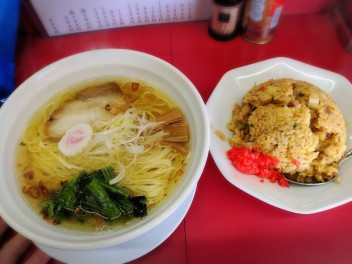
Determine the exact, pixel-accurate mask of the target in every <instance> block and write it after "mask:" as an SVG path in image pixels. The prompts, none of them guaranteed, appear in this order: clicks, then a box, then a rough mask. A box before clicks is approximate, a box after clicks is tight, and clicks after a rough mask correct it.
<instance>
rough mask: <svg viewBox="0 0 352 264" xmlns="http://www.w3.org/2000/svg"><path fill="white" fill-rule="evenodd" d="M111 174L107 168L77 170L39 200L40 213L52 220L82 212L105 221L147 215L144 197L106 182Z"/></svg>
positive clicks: (57, 221)
mask: <svg viewBox="0 0 352 264" xmlns="http://www.w3.org/2000/svg"><path fill="white" fill-rule="evenodd" d="M114 175H115V174H114V170H113V169H112V168H111V167H107V168H104V169H100V170H97V171H94V172H92V173H90V174H89V173H87V172H85V171H83V172H81V173H80V175H79V176H77V177H76V178H74V179H73V180H71V181H69V182H66V183H64V185H63V186H62V188H61V189H60V190H59V191H58V192H56V193H55V194H54V195H52V197H51V198H50V199H49V200H46V201H45V202H44V203H43V210H42V213H43V215H44V216H45V217H46V218H49V219H53V221H54V223H60V221H62V220H65V219H68V218H70V217H75V216H76V217H79V216H80V215H84V214H88V215H98V216H100V217H102V218H103V219H105V220H109V221H115V220H119V219H126V218H131V217H143V216H145V215H147V203H146V197H145V196H135V197H132V196H131V195H130V193H129V192H128V191H127V190H125V189H124V188H122V187H121V186H118V185H117V184H112V185H111V184H109V181H110V180H111V179H112V178H113V177H114Z"/></svg>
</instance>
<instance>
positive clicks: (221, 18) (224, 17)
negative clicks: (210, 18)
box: [218, 12, 231, 23]
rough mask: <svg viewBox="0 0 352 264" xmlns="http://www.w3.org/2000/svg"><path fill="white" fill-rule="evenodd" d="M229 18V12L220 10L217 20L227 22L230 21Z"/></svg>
mask: <svg viewBox="0 0 352 264" xmlns="http://www.w3.org/2000/svg"><path fill="white" fill-rule="evenodd" d="M230 18H231V14H228V13H222V12H220V13H219V16H218V21H219V22H222V23H228V22H229V21H230Z"/></svg>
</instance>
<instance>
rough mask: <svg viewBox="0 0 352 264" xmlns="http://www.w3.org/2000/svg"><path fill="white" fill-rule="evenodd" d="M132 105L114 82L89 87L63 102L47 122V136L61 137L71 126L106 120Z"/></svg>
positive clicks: (92, 123) (52, 137) (92, 124)
mask: <svg viewBox="0 0 352 264" xmlns="http://www.w3.org/2000/svg"><path fill="white" fill-rule="evenodd" d="M129 107H130V105H129V103H128V102H127V100H126V99H125V98H124V96H123V94H122V92H121V90H120V88H119V86H118V85H117V84H116V83H114V82H109V83H106V84H102V85H96V86H91V87H88V88H86V89H84V90H82V91H80V92H78V93H77V94H76V96H75V99H74V100H72V101H69V102H66V103H64V104H62V105H61V106H60V107H59V108H58V109H56V110H55V111H54V112H53V113H52V114H51V116H50V119H49V120H48V121H47V124H46V133H47V136H48V137H49V138H51V139H60V138H61V137H62V136H63V135H64V134H65V132H66V130H67V129H69V128H70V127H72V126H74V125H76V124H79V123H87V124H89V125H91V126H94V123H96V122H99V121H106V120H108V119H110V118H112V117H113V116H114V115H117V114H119V113H123V112H125V111H126V110H127V109H128V108H129Z"/></svg>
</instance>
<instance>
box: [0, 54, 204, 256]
mask: <svg viewBox="0 0 352 264" xmlns="http://www.w3.org/2000/svg"><path fill="white" fill-rule="evenodd" d="M107 76H110V77H111V76H114V77H131V78H137V79H139V80H142V81H144V82H146V83H149V84H152V85H153V86H155V87H157V88H159V89H160V90H162V91H164V92H165V93H166V94H167V95H169V96H170V97H171V98H173V99H174V100H175V102H176V103H177V104H178V105H179V107H180V108H181V109H182V111H183V113H184V114H185V116H186V119H187V120H188V123H189V131H190V139H191V140H190V156H189V162H188V165H187V167H186V169H185V173H184V175H183V177H182V179H181V180H180V182H179V183H178V185H177V187H176V188H175V189H174V190H173V191H172V193H171V194H170V195H169V196H168V197H167V198H166V199H165V201H163V202H162V203H161V204H160V205H159V206H158V207H157V208H155V209H154V210H152V211H151V213H150V214H148V215H147V216H146V217H144V218H143V219H141V220H139V221H137V222H135V223H132V224H129V225H127V226H126V227H123V228H118V229H116V230H110V231H104V232H97V233H85V232H75V231H71V230H68V229H63V228H59V227H57V226H55V225H52V224H50V223H48V222H47V221H45V220H44V219H43V218H42V216H40V215H38V214H37V213H35V212H34V211H33V210H32V209H31V208H30V207H29V206H28V204H27V202H26V200H25V199H24V198H23V195H22V193H21V190H20V188H19V184H18V181H17V179H16V168H15V155H16V148H17V146H18V144H19V140H20V137H21V134H22V132H23V130H24V128H25V125H26V124H27V123H28V122H29V120H30V119H31V118H32V116H33V115H34V114H35V112H36V111H38V109H39V108H40V107H41V106H42V105H43V104H44V103H46V102H47V101H48V100H49V99H50V98H52V97H53V96H55V95H56V94H58V93H60V92H61V91H63V90H64V89H67V88H68V87H71V86H73V85H75V84H78V83H81V82H84V81H86V80H88V79H96V78H103V77H107ZM0 126H1V129H2V131H1V138H0V145H1V149H0V175H1V176H0V214H1V217H2V218H3V219H4V220H5V221H6V222H7V223H8V224H9V225H10V226H11V227H12V228H13V229H14V230H16V231H17V232H18V233H20V234H22V235H23V236H25V237H27V238H29V239H30V240H32V241H33V242H34V243H35V244H36V245H38V246H39V247H40V248H42V249H43V250H44V251H45V252H47V253H48V254H49V255H51V256H53V257H55V258H57V259H59V260H62V261H65V262H85V263H89V262H94V261H96V260H97V259H96V258H94V255H95V256H99V254H100V253H101V254H105V258H104V259H105V261H106V262H104V263H108V262H109V259H108V256H111V257H112V258H113V259H114V260H115V261H116V260H117V259H119V260H120V261H121V262H126V261H130V260H133V259H135V258H137V257H139V256H141V255H143V254H145V253H147V252H148V251H150V250H152V249H153V248H154V247H156V246H157V245H158V244H160V243H161V242H162V241H163V240H164V239H166V238H167V237H168V236H169V235H170V234H171V233H172V232H173V230H175V228H176V227H177V226H178V224H179V223H180V222H181V221H182V219H183V217H184V215H185V214H186V213H187V210H188V208H189V205H190V203H191V201H192V198H193V194H194V192H195V189H196V186H197V182H198V180H199V178H200V176H201V174H202V171H203V169H204V166H205V162H206V159H207V155H208V150H209V137H210V135H209V124H208V118H207V113H206V109H205V105H204V103H203V100H202V98H201V96H200V95H199V93H198V91H197V89H196V88H195V87H194V85H193V84H192V83H191V82H190V81H189V80H188V79H187V78H186V77H185V76H184V75H183V74H182V73H181V72H180V71H179V70H177V69H176V68H175V67H173V66H172V65H170V64H169V63H167V62H165V61H163V60H161V59H159V58H156V57H154V56H152V55H149V54H145V53H141V52H137V51H131V50H119V49H103V50H94V51H88V52H84V53H79V54H76V55H73V56H70V57H67V58H64V59H62V60H59V61H57V62H55V63H53V64H51V65H48V66H47V67H45V68H44V69H42V70H40V71H39V72H37V73H35V74H34V75H33V76H31V77H30V78H29V79H27V80H26V81H25V82H24V83H23V84H22V85H20V86H19V87H18V88H17V89H16V90H15V91H14V92H13V94H12V95H11V96H10V97H9V98H8V100H7V101H6V102H5V104H4V105H3V106H2V108H1V109H0ZM155 237H156V238H157V239H155ZM151 238H154V240H153V239H151ZM151 240H152V241H153V243H149V245H148V243H147V244H145V245H144V247H141V245H140V244H139V243H141V242H142V241H151ZM133 245H136V247H135V248H136V250H131V248H133ZM126 247H127V248H129V249H130V250H126ZM107 251H108V252H109V253H106V252H107ZM122 251H123V252H124V253H123V256H119V254H121V252H122ZM67 252H69V253H70V254H67ZM88 252H90V253H88ZM119 252H120V253H119ZM93 253H94V254H93ZM82 255H83V256H84V257H83V258H84V260H83V259H82ZM68 256H73V259H72V258H71V259H70V257H68ZM119 257H121V258H119ZM100 260H101V259H100Z"/></svg>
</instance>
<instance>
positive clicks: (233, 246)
mask: <svg viewBox="0 0 352 264" xmlns="http://www.w3.org/2000/svg"><path fill="white" fill-rule="evenodd" d="M207 26H208V23H207V22H194V23H181V24H164V25H154V26H143V27H131V28H124V29H116V30H111V31H101V32H94V33H86V34H80V35H68V36H62V37H55V38H42V37H41V36H38V35H26V36H22V37H21V38H20V39H19V45H18V49H17V57H16V80H15V81H16V85H17V86H18V85H20V84H21V83H22V82H23V81H24V80H25V79H27V78H28V77H29V76H30V75H32V74H33V73H35V72H36V71H38V70H40V69H41V68H43V67H45V66H46V65H48V64H50V63H52V62H54V61H56V60H58V59H61V58H63V57H66V56H69V55H72V54H75V53H78V52H83V51H87V50H93V49H101V48H124V49H132V50H138V51H142V52H146V53H149V54H152V55H155V56H157V57H159V58H161V59H164V60H166V61H168V62H169V63H171V64H173V65H174V66H175V67H177V68H178V69H179V70H181V71H182V72H183V73H184V74H185V75H186V76H187V77H188V78H189V79H190V80H191V81H192V82H193V83H194V85H195V86H196V87H197V89H198V90H199V92H200V94H201V96H202V98H203V100H204V102H206V101H207V99H208V98H209V96H210V94H211V93H212V91H213V89H214V87H215V86H216V84H217V83H218V81H219V80H220V78H221V77H222V76H223V74H224V73H225V72H227V71H229V70H231V69H233V68H237V67H240V66H244V65H248V64H251V63H255V62H258V61H262V60H265V59H269V58H273V57H279V56H280V57H281V56H283V57H289V58H292V59H296V60H299V61H302V62H305V63H309V64H312V65H314V66H317V67H321V68H324V69H327V70H330V71H334V72H336V73H339V74H341V75H343V76H345V77H346V78H347V79H348V80H349V81H352V54H350V53H347V52H346V51H345V50H344V48H343V47H342V45H341V43H340V42H339V40H338V38H337V35H336V32H335V29H334V28H333V25H332V23H331V21H330V18H329V16H328V15H327V14H314V15H312V14H310V15H286V16H283V17H282V18H281V20H280V24H279V27H278V29H277V31H276V33H275V37H274V39H273V40H272V41H271V42H270V43H267V44H265V45H257V44H251V43H248V42H246V41H244V40H243V39H242V38H241V37H236V38H235V39H233V40H231V41H228V42H218V41H215V40H213V39H211V38H210V37H209V36H208V34H207ZM351 192H352V186H351ZM351 246H352V203H348V204H345V205H342V206H340V207H337V208H334V209H331V210H328V211H325V212H321V213H316V214H311V215H300V214H294V213H290V212H287V211H284V210H281V209H278V208H276V207H273V206H271V205H268V204H266V203H264V202H262V201H260V200H258V199H256V198H254V197H252V196H250V195H248V194H247V193H245V192H243V191H241V190H239V189H237V188H236V187H234V186H232V185H231V184H229V183H228V182H227V181H226V180H225V178H224V177H223V176H222V175H221V173H220V172H219V170H218V169H217V167H216V165H215V163H214V161H213V159H212V157H211V155H209V159H208V162H207V164H206V166H205V169H204V172H203V174H202V177H201V179H200V182H199V184H198V188H197V191H196V195H195V198H194V201H193V203H192V205H191V208H190V210H189V212H188V214H187V215H186V217H185V219H184V220H183V222H182V223H181V224H180V226H179V227H178V228H177V229H176V231H175V232H174V233H173V234H172V235H171V236H170V237H169V238H168V239H167V240H166V241H165V242H164V243H162V244H161V245H160V246H159V247H157V248H156V249H154V250H153V251H151V252H150V253H148V254H147V255H145V256H143V257H141V258H139V259H137V260H135V261H133V262H132V263H169V264H172V263H190V264H192V263H286V264H290V263H320V264H324V263H335V264H339V263H340V264H342V263H352V250H351Z"/></svg>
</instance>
